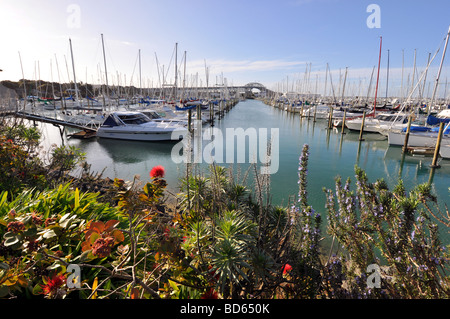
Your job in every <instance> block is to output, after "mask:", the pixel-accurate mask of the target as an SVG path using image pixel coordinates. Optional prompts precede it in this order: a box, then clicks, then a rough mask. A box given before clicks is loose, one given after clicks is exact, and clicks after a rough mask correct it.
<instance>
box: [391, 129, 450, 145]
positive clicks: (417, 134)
mask: <svg viewBox="0 0 450 319" xmlns="http://www.w3.org/2000/svg"><path fill="white" fill-rule="evenodd" d="M438 133H439V127H433V128H429V127H425V126H417V127H414V126H412V127H411V129H410V132H409V137H408V146H411V147H434V146H436V141H437V138H438ZM405 135H406V129H404V130H402V131H389V132H388V143H389V145H397V146H403V145H404V143H405ZM442 144H450V127H449V124H447V125H446V127H445V128H444V132H443V134H442Z"/></svg>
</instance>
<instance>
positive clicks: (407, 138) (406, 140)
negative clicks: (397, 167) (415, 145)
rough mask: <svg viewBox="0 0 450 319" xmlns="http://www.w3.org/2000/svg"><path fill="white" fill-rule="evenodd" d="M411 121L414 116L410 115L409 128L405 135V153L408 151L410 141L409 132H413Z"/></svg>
mask: <svg viewBox="0 0 450 319" xmlns="http://www.w3.org/2000/svg"><path fill="white" fill-rule="evenodd" d="M411 120H412V114H410V115H409V118H408V126H407V128H406V134H405V142H404V143H403V150H402V152H403V153H406V151H407V149H408V140H409V132H410V131H411Z"/></svg>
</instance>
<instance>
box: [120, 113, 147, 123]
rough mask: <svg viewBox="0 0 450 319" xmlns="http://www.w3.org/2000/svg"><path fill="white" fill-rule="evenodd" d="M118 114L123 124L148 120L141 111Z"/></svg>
mask: <svg viewBox="0 0 450 319" xmlns="http://www.w3.org/2000/svg"><path fill="white" fill-rule="evenodd" d="M118 116H119V118H120V119H121V120H122V122H123V123H125V124H143V123H147V122H150V119H149V118H148V117H147V116H145V115H144V114H142V113H136V114H120V115H118Z"/></svg>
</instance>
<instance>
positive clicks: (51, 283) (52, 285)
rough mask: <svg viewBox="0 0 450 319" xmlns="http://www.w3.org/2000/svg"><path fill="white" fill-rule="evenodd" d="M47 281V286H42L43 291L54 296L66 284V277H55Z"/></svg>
mask: <svg viewBox="0 0 450 319" xmlns="http://www.w3.org/2000/svg"><path fill="white" fill-rule="evenodd" d="M46 279H47V284H45V285H43V286H41V287H42V290H43V294H45V295H48V294H54V293H56V292H57V291H58V289H59V288H60V287H61V286H62V285H64V284H65V282H66V276H65V275H59V276H58V275H53V277H52V278H51V279H49V278H46Z"/></svg>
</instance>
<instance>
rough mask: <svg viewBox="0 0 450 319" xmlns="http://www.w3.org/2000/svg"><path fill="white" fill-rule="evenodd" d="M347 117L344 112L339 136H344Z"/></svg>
mask: <svg viewBox="0 0 450 319" xmlns="http://www.w3.org/2000/svg"><path fill="white" fill-rule="evenodd" d="M346 115H347V110H344V117H343V118H342V131H341V134H342V135H343V134H345V132H344V130H345V117H346Z"/></svg>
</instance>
